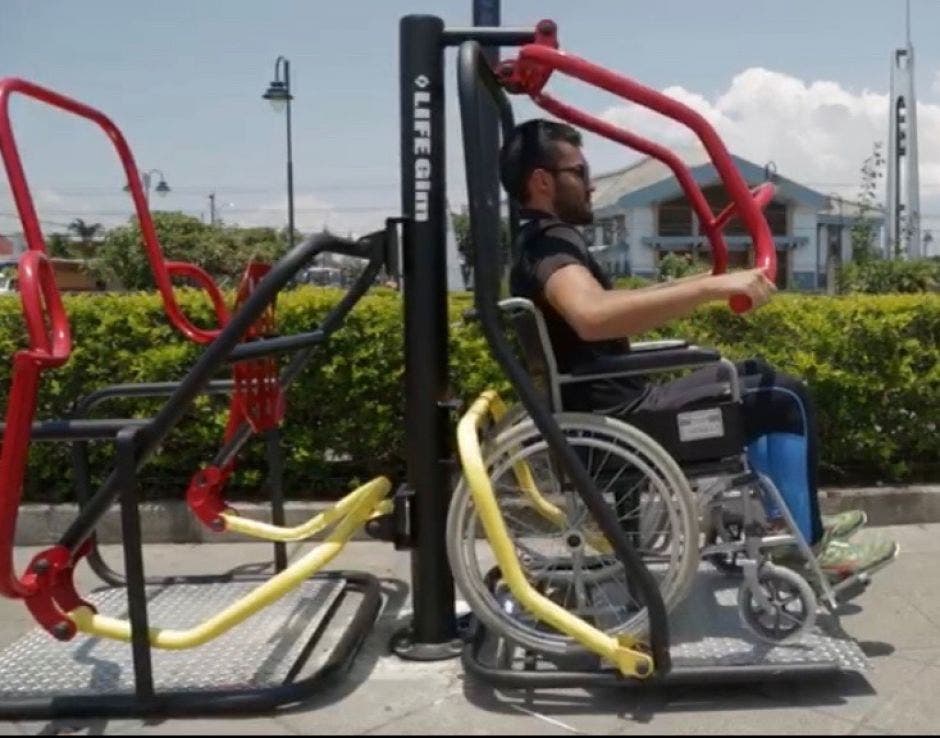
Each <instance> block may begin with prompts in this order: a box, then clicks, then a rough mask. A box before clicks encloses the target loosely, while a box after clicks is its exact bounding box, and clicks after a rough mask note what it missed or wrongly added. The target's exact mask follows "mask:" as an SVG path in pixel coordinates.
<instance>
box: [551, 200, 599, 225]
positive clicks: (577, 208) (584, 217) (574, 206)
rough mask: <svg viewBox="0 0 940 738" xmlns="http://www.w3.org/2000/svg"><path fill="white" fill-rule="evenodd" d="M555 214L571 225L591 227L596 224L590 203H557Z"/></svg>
mask: <svg viewBox="0 0 940 738" xmlns="http://www.w3.org/2000/svg"><path fill="white" fill-rule="evenodd" d="M555 212H556V213H557V214H558V217H559V219H561V220H563V221H565V223H570V224H571V225H590V224H591V223H593V222H594V211H593V210H592V209H591V203H590V202H570V201H568V202H556V203H555Z"/></svg>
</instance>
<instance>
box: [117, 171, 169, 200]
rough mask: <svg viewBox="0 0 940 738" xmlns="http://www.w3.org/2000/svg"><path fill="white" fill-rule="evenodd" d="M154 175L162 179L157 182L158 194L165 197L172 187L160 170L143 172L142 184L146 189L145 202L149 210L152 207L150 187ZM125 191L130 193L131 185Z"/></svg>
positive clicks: (141, 176)
mask: <svg viewBox="0 0 940 738" xmlns="http://www.w3.org/2000/svg"><path fill="white" fill-rule="evenodd" d="M154 174H156V175H158V176H159V177H160V181H159V182H157V186H156V188H155V191H156V193H157V194H158V195H160V196H161V197H163V196H165V195H166V194H168V193H169V192H170V185H168V184H167V183H166V176H165V175H164V174H163V172H161V171H160V170H159V169H148V170H147V171H146V172H141V173H140V183H141V184H142V185H143V188H144V201H145V202H146V203H147V207H148V208H149V207H150V185H151V183H152V181H153V180H152V179H151V177H152V175H154ZM124 191H125V192H130V191H131V187H130V185H124Z"/></svg>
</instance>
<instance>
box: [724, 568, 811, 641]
mask: <svg viewBox="0 0 940 738" xmlns="http://www.w3.org/2000/svg"><path fill="white" fill-rule="evenodd" d="M757 586H758V587H759V588H760V596H761V597H763V598H766V601H767V604H766V605H762V603H761V601H760V597H759V596H758V594H757V593H755V592H754V590H753V589H752V588H751V585H750V584H749V583H748V582H747V580H745V582H744V584H742V585H741V588H740V589H739V590H738V609H739V611H740V613H741V619H742V620H743V621H744V624H745V625H747V627H748V628H750V629H751V631H752V632H753V633H754V635H756V636H757V637H758V638H760V639H761V640H763V641H768V642H770V643H780V642H782V641H788V640H795V639H797V638H799V637H800V636H801V635H802V634H803V633H805V632H806V631H808V630H809V629H810V628H812V627H813V624H814V623H815V622H816V595H815V594H814V593H813V588H812V587H810V585H809V582H807V581H806V580H805V579H804V578H803V577H801V576H800V575H799V574H797V573H796V572H795V571H793V570H791V569H787V568H786V567H783V566H775V565H774V564H764V565H762V566H761V568H760V570H759V571H758V572H757Z"/></svg>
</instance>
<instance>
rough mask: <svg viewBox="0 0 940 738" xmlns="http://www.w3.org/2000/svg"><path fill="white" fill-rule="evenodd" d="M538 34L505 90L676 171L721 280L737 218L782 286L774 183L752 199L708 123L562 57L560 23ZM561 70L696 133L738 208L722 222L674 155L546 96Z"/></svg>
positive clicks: (503, 70)
mask: <svg viewBox="0 0 940 738" xmlns="http://www.w3.org/2000/svg"><path fill="white" fill-rule="evenodd" d="M535 35H536V40H535V43H532V44H529V45H527V46H523V47H522V48H521V49H520V50H519V56H518V58H517V59H516V60H515V61H511V62H508V63H504V64H503V65H502V66H501V67H500V71H499V73H500V78H501V81H502V82H503V84H504V86H505V87H506V88H507V89H508V90H509V91H510V92H524V93H526V94H528V95H529V96H530V97H531V98H532V100H533V101H534V102H535V103H536V104H537V105H539V106H540V107H542V108H543V109H545V110H547V111H548V112H550V113H552V114H553V115H556V116H558V117H559V118H562V119H564V120H567V121H568V122H570V123H572V124H574V125H576V126H580V127H582V128H586V129H587V130H590V131H593V132H594V133H597V134H598V135H601V136H603V137H605V138H608V139H611V140H613V141H617V142H618V143H622V144H624V145H626V146H629V147H630V148H632V149H636V150H637V151H640V152H642V153H645V154H647V155H649V156H653V157H655V158H656V159H658V160H659V161H661V162H663V163H664V164H665V165H666V166H668V167H669V168H670V169H671V170H672V172H673V174H674V175H675V177H676V179H677V180H678V181H679V184H680V186H681V187H682V189H683V191H684V192H685V194H686V197H688V198H689V202H690V204H691V205H692V208H693V209H694V210H695V213H696V215H697V216H698V218H699V221H700V223H701V224H702V228H703V229H704V231H705V234H706V235H707V236H708V240H709V242H710V244H711V247H712V262H713V272H714V273H715V274H720V273H721V272H723V271H724V270H725V269H726V267H727V245H726V244H725V241H724V238H723V237H722V234H721V229H722V228H723V227H724V226H725V225H726V224H727V222H728V220H729V219H730V218H731V216H732V214H734V213H737V214H738V215H739V216H740V217H741V220H742V221H743V222H744V225H745V227H746V228H747V230H748V232H749V233H750V235H751V238H752V240H753V242H754V250H755V261H756V266H757V267H759V268H760V269H762V270H763V272H764V274H765V275H766V277H767V278H768V279H769V280H770V281H774V279H775V278H776V273H777V253H776V249H775V247H774V241H773V236H772V235H771V233H770V227H769V226H768V225H767V220H766V219H765V218H764V216H763V213H762V212H761V210H762V208H764V207H766V205H767V203H768V202H770V199H771V198H772V197H773V192H774V189H773V185H771V184H769V183H767V184H764V185H761V186H760V187H758V188H756V189H755V191H754V193H751V191H750V190H749V189H748V186H747V183H746V182H745V181H744V178H743V177H742V176H741V174H740V172H738V170H737V167H735V165H734V162H733V161H732V160H731V156H730V154H729V153H728V150H727V149H726V148H725V145H724V143H723V142H722V140H721V139H720V138H719V137H718V134H717V133H716V132H715V130H714V129H713V128H712V126H711V125H710V124H709V123H708V121H706V120H705V118H703V117H702V116H701V115H699V114H698V113H697V112H696V111H694V110H693V109H692V108H690V107H688V106H687V105H683V104H682V103H680V102H678V101H677V100H673V99H672V98H670V97H667V96H666V95H663V94H662V93H660V92H657V91H656V90H653V89H651V88H649V87H645V86H643V85H641V84H639V83H638V82H635V81H634V80H631V79H629V78H627V77H623V76H621V75H618V74H615V73H613V72H611V71H609V70H607V69H604V68H603V67H600V66H597V65H596V64H592V63H591V62H588V61H586V60H584V59H581V58H579V57H576V56H570V55H568V54H565V53H564V52H561V51H559V50H558V41H557V37H556V27H555V24H554V23H553V22H552V21H542V22H540V23H539V25H538V27H537V28H536V34H535ZM555 70H558V71H560V72H563V73H565V74H567V75H569V76H571V77H575V78H576V79H580V80H582V81H583V82H587V83H588V84H592V85H595V86H597V87H600V88H602V89H604V90H606V91H608V92H611V93H613V94H615V95H619V96H620V97H623V98H625V99H627V100H630V101H632V102H635V103H637V104H638V105H642V106H643V107H646V108H649V109H650V110H653V111H655V112H657V113H660V114H661V115H664V116H666V117H667V118H671V119H672V120H675V121H677V122H679V123H682V124H683V125H685V126H686V127H687V128H689V129H691V130H692V132H693V133H695V135H696V136H697V137H698V138H699V140H700V141H701V142H702V144H703V145H704V147H705V150H706V151H707V152H708V155H709V158H710V159H711V161H712V163H713V164H714V166H715V169H716V170H717V171H718V174H719V176H720V177H721V180H722V182H723V184H724V186H725V189H726V190H727V191H728V195H729V196H730V198H731V204H730V205H729V206H728V207H727V208H725V210H724V211H722V213H720V214H719V215H717V216H715V215H714V214H713V213H712V210H711V208H710V206H709V205H708V203H707V201H706V200H705V196H704V195H703V194H702V191H701V189H700V188H699V187H698V185H697V184H696V183H695V180H694V178H693V177H692V173H691V172H690V171H689V169H688V167H687V166H686V165H685V164H684V163H683V162H682V161H681V160H680V159H679V158H678V157H677V156H676V155H675V154H673V153H672V152H671V151H669V150H668V149H666V148H664V147H662V146H660V145H659V144H656V143H654V142H652V141H649V140H647V139H645V138H643V137H641V136H637V135H636V134H633V133H630V132H629V131H626V130H623V129H622V128H619V127H617V126H614V125H612V124H610V123H607V122H605V121H603V120H601V119H599V118H596V117H594V116H592V115H589V114H587V113H584V112H582V111H580V110H576V109H575V108H573V107H571V106H568V105H565V104H564V103H561V102H559V101H558V100H556V99H555V98H553V97H551V96H550V95H548V94H547V93H545V92H543V91H542V88H543V87H544V86H545V84H546V83H547V82H548V79H549V77H550V76H551V74H552V72H553V71H555ZM730 305H731V308H732V310H734V311H735V312H744V311H745V310H747V309H749V308H750V307H751V305H750V300H749V299H748V298H747V297H746V296H744V295H735V296H734V297H732V298H731V300H730Z"/></svg>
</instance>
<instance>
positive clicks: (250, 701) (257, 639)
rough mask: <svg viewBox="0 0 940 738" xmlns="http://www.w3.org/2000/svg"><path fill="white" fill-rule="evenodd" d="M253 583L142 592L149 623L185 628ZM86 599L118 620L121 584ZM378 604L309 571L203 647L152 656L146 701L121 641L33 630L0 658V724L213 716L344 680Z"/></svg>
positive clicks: (341, 581) (368, 585) (350, 583)
mask: <svg viewBox="0 0 940 738" xmlns="http://www.w3.org/2000/svg"><path fill="white" fill-rule="evenodd" d="M262 581H264V579H263V578H258V579H255V578H251V579H248V578H244V579H242V578H240V579H238V580H237V581H228V582H203V583H199V582H193V581H187V582H177V583H168V584H164V585H152V584H151V585H148V586H147V601H148V608H149V615H150V622H151V627H153V626H158V627H163V628H187V627H190V626H192V625H194V624H196V623H199V622H201V621H203V620H205V619H206V618H208V617H209V616H211V615H214V614H216V613H218V612H219V611H220V610H222V609H224V608H225V607H226V606H227V605H229V604H230V603H231V602H233V601H235V600H237V599H238V598H240V597H243V596H244V595H246V594H247V593H248V592H249V591H251V590H252V589H254V588H255V587H257V585H258V584H259V582H262ZM350 592H355V594H354V596H353V597H352V598H347V594H348V593H350ZM89 599H90V600H91V601H92V602H93V603H94V604H95V605H96V606H97V607H98V609H99V611H100V612H102V613H103V614H107V615H110V616H112V617H117V618H122V619H126V618H127V617H128V607H127V596H126V593H125V590H124V589H123V588H107V589H99V590H96V591H95V592H93V593H92V594H91V595H90V597H89ZM347 600H348V601H347ZM357 600H358V601H357ZM380 604H381V597H380V594H379V585H378V580H376V579H375V578H374V577H372V576H370V575H364V574H358V573H351V572H344V573H343V574H341V575H335V576H333V575H320V576H318V577H315V578H313V579H310V580H308V581H307V582H305V583H304V584H303V585H301V586H300V587H298V588H297V589H296V590H294V591H293V592H291V593H290V594H289V595H287V596H286V597H284V598H282V599H281V600H279V601H277V602H275V603H274V604H272V605H271V606H270V607H268V608H266V609H265V610H264V611H262V612H260V613H257V614H256V615H255V616H254V617H251V618H249V619H248V620H246V621H245V622H244V623H241V624H240V625H238V626H236V627H235V628H233V629H232V630H230V631H229V632H227V633H225V634H224V635H222V636H220V637H219V638H217V639H215V640H213V641H212V642H210V643H207V644H205V645H203V646H200V647H198V648H194V649H189V650H182V651H164V650H157V649H153V650H152V651H151V658H152V675H153V687H154V690H153V694H151V695H146V694H144V695H141V694H139V690H138V688H137V687H136V686H135V685H136V684H137V682H136V681H135V667H134V662H133V658H132V650H131V646H130V644H129V643H123V642H120V641H111V640H105V639H100V638H94V637H89V636H82V635H79V636H77V637H76V638H74V639H73V640H71V641H69V642H67V643H61V642H59V641H56V640H54V639H53V638H52V637H51V636H50V635H49V634H48V633H46V632H45V631H44V630H41V629H39V628H36V629H34V630H33V631H31V632H30V633H28V634H27V635H25V636H23V637H22V638H20V639H19V640H18V641H16V642H15V643H13V644H12V645H10V646H8V647H7V648H5V649H3V650H2V651H0V717H2V718H4V719H36V718H48V717H65V716H81V715H98V716H101V715H112V716H116V715H146V714H151V713H160V714H166V713H167V712H170V713H173V714H215V713H221V712H224V713H232V712H238V711H252V712H253V711H261V710H268V709H271V708H273V707H276V706H278V705H282V704H287V703H290V702H296V701H298V700H301V699H304V698H305V697H309V696H311V695H313V694H315V693H317V692H318V691H321V690H322V689H323V688H325V687H326V686H329V684H330V683H331V682H332V681H333V680H334V679H335V678H337V677H339V676H342V674H343V673H345V671H346V667H348V665H349V663H350V661H351V660H352V658H354V657H355V654H356V652H357V651H358V649H359V646H360V645H361V643H362V640H363V639H364V637H365V635H366V634H367V633H368V631H369V628H370V627H371V626H372V623H373V622H374V620H375V617H376V615H377V614H378V610H379V607H380ZM168 708H169V709H168Z"/></svg>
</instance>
